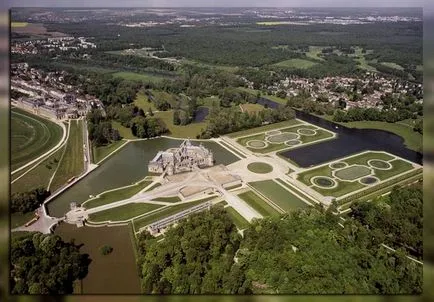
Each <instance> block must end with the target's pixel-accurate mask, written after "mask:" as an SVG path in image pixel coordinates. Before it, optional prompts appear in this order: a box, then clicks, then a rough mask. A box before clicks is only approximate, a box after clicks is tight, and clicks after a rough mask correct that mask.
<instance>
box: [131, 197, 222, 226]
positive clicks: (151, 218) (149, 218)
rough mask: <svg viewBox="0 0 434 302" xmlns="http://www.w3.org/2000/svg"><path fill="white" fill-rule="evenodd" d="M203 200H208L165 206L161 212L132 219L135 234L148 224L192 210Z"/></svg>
mask: <svg viewBox="0 0 434 302" xmlns="http://www.w3.org/2000/svg"><path fill="white" fill-rule="evenodd" d="M212 198H215V197H214V196H213V197H212ZM205 200H208V199H202V200H197V201H193V202H188V203H182V204H178V205H173V206H165V207H164V208H162V209H161V210H159V211H157V212H155V213H152V214H150V215H146V216H144V217H141V218H138V219H134V220H133V223H134V228H135V230H136V232H137V231H138V230H139V229H140V228H142V227H144V226H147V225H148V224H151V223H153V222H155V221H158V220H160V219H163V218H166V217H169V216H171V215H173V214H176V213H178V212H181V211H183V210H186V209H189V208H192V207H194V206H195V205H198V204H201V203H203V202H204V201H205Z"/></svg>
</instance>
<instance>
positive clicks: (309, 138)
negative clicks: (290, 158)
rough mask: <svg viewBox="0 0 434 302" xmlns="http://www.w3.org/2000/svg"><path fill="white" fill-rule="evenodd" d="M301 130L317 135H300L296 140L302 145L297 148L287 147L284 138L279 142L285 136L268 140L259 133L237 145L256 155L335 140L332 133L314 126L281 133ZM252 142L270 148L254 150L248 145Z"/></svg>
mask: <svg viewBox="0 0 434 302" xmlns="http://www.w3.org/2000/svg"><path fill="white" fill-rule="evenodd" d="M301 129H312V130H315V131H316V134H314V135H299V137H298V138H294V139H296V140H298V141H300V142H301V143H299V144H298V145H295V146H288V145H286V144H285V143H284V141H285V139H284V138H283V137H282V140H279V139H280V137H281V136H284V134H283V135H280V134H278V135H277V136H276V137H279V139H277V138H274V136H272V137H271V138H267V139H266V136H265V133H259V134H256V135H252V136H247V137H242V138H239V139H238V140H237V143H238V144H240V145H242V146H244V147H246V148H248V149H249V150H251V151H253V152H256V153H269V152H272V151H279V150H284V149H288V148H294V147H295V148H296V147H300V146H303V144H306V143H312V142H315V141H319V140H322V139H326V138H330V139H331V138H333V134H332V133H330V132H328V131H326V130H323V129H318V128H317V127H315V126H312V125H300V126H295V127H289V128H284V129H280V131H281V132H283V133H292V134H297V133H298V132H297V131H298V130H301ZM287 136H288V140H290V139H293V138H290V137H289V136H290V135H287ZM251 140H260V141H264V142H268V146H266V147H265V148H252V147H250V146H249V145H247V143H248V142H249V141H251ZM270 142H273V143H270Z"/></svg>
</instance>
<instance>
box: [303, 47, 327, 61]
mask: <svg viewBox="0 0 434 302" xmlns="http://www.w3.org/2000/svg"><path fill="white" fill-rule="evenodd" d="M323 48H324V47H322V46H309V51H308V52H306V57H308V58H311V59H314V60H318V61H324V59H323V58H321V57H320V56H319V55H320V54H321V51H322V50H323Z"/></svg>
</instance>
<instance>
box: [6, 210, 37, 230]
mask: <svg viewBox="0 0 434 302" xmlns="http://www.w3.org/2000/svg"><path fill="white" fill-rule="evenodd" d="M33 217H35V213H33V211H32V212H28V213H25V214H22V213H12V214H11V229H13V228H17V227H19V226H22V225H24V224H25V223H26V222H28V221H30V219H32V218H33Z"/></svg>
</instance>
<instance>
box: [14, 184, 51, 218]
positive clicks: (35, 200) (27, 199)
mask: <svg viewBox="0 0 434 302" xmlns="http://www.w3.org/2000/svg"><path fill="white" fill-rule="evenodd" d="M48 196H50V192H49V191H47V190H45V189H44V188H37V189H34V190H32V191H28V192H21V193H14V194H13V195H12V196H11V212H12V213H18V212H20V213H23V214H24V213H28V212H31V211H34V210H36V209H37V208H39V207H40V206H41V204H42V203H43V202H44V200H45V199H46V198H47V197H48Z"/></svg>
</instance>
